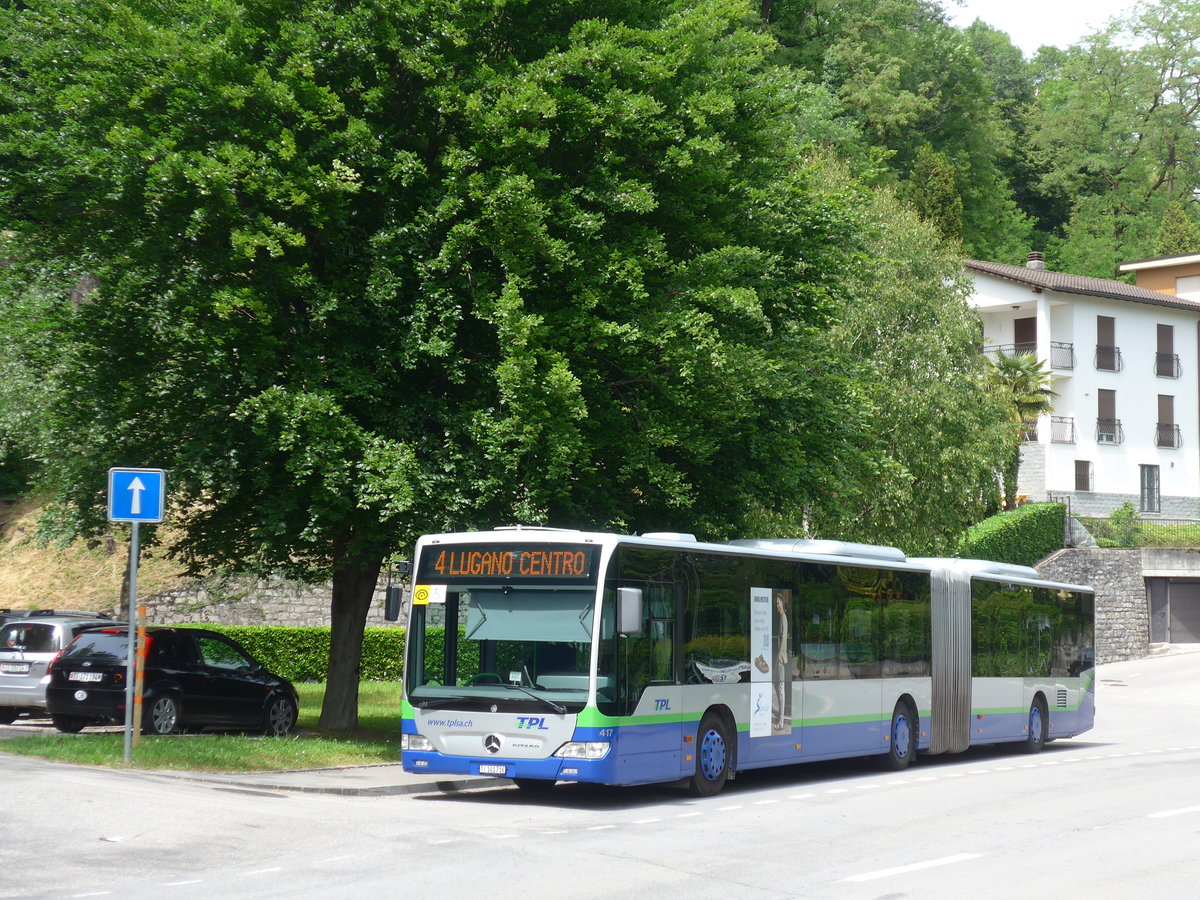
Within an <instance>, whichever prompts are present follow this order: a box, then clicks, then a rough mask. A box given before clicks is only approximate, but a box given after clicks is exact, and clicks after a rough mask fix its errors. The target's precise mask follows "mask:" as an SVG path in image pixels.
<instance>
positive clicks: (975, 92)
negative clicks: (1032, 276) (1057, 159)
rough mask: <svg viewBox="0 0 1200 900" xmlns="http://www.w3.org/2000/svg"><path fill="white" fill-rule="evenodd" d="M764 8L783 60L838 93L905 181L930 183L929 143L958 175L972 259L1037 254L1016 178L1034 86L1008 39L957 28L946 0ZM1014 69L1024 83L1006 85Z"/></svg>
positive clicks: (782, 3) (824, 0)
mask: <svg viewBox="0 0 1200 900" xmlns="http://www.w3.org/2000/svg"><path fill="white" fill-rule="evenodd" d="M763 10H764V14H765V18H766V20H767V23H768V25H769V26H770V28H771V29H772V31H773V33H775V34H777V35H778V36H779V39H780V41H781V43H782V44H783V45H784V48H785V52H784V53H783V54H782V55H781V58H783V59H785V60H786V61H787V62H788V63H790V64H792V65H794V66H796V67H797V68H799V69H800V70H802V71H806V72H808V73H809V74H810V77H811V78H813V79H815V80H818V81H819V82H820V83H822V84H824V85H826V86H828V88H829V89H830V90H831V91H832V92H834V93H835V94H836V96H837V97H838V98H839V100H840V101H841V103H842V105H843V109H844V110H845V113H846V115H847V116H849V117H850V118H852V119H853V120H854V121H855V122H856V123H857V124H858V125H859V126H860V127H861V129H862V132H863V135H864V137H865V138H866V139H867V140H868V141H870V142H871V143H872V144H873V145H874V146H876V147H878V148H880V149H882V150H884V151H886V154H885V156H886V162H885V165H886V167H887V169H888V170H889V172H890V174H891V176H892V177H893V179H895V180H896V181H898V182H900V183H905V182H918V181H919V180H920V179H921V178H922V177H923V176H922V173H923V171H924V170H925V169H926V168H927V166H925V165H924V164H923V163H922V164H920V165H919V164H918V158H919V156H920V154H921V153H922V151H923V150H924V149H925V148H932V151H934V152H936V153H937V154H939V155H940V157H941V159H942V160H943V164H942V168H943V170H945V171H951V169H952V172H953V176H954V182H955V184H954V187H955V190H956V192H957V194H958V197H959V201H960V202H961V204H962V232H961V234H962V240H963V244H964V246H965V249H966V252H967V253H969V254H970V255H972V256H975V257H977V258H980V259H994V260H1007V261H1013V262H1015V261H1017V260H1019V259H1023V258H1024V257H1025V255H1026V253H1027V252H1028V248H1029V241H1030V236H1031V234H1032V226H1031V223H1030V222H1029V220H1028V218H1027V217H1026V216H1025V215H1024V213H1023V212H1022V211H1021V210H1019V209H1018V208H1017V205H1016V203H1015V201H1014V199H1013V189H1012V186H1011V185H1010V183H1009V181H1008V175H1009V172H1010V171H1011V164H1010V161H1011V159H1012V156H1013V152H1014V135H1013V132H1012V128H1011V121H1012V110H1011V107H1012V105H1013V104H1014V103H1017V102H1019V101H1020V99H1021V90H1022V87H1021V85H1020V80H1019V79H1018V78H1016V73H1014V72H1012V71H1011V70H1009V69H1008V68H1007V65H1008V63H1009V62H1010V61H1011V54H1008V55H1006V54H1005V53H1004V47H1003V43H1004V42H1003V41H1002V40H1001V39H1000V38H999V36H992V39H991V40H986V39H985V36H984V35H982V34H978V33H965V32H964V31H962V30H961V29H958V28H955V27H953V26H952V25H950V24H949V23H948V22H947V20H946V16H945V11H944V10H943V8H942V6H941V5H940V4H939V3H936V2H934V0H774V2H771V3H764V4H763ZM1008 46H1009V49H1010V50H1011V49H1013V48H1011V43H1009V45H1008ZM977 50H978V52H977ZM981 54H982V56H981ZM1016 61H1018V62H1020V54H1019V52H1018V53H1017V54H1016ZM1022 65H1023V63H1022ZM1002 72H1008V74H1009V76H1010V77H1011V78H1013V81H1014V82H1015V83H1009V82H1007V81H1006V82H1003V83H1001V81H1000V74H1001V73H1002ZM1002 91H1003V92H1005V93H1003V94H1002V93H1001V92H1002ZM913 190H914V192H915V193H920V192H921V191H923V190H924V185H922V184H919V183H917V184H914V188H913Z"/></svg>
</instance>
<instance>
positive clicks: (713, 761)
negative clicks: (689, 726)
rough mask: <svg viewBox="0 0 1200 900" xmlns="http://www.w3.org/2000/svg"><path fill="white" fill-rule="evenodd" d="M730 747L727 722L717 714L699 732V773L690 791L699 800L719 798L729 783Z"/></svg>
mask: <svg viewBox="0 0 1200 900" xmlns="http://www.w3.org/2000/svg"><path fill="white" fill-rule="evenodd" d="M729 763H730V747H729V733H728V731H727V730H726V728H725V722H724V721H723V720H722V719H721V717H720V716H719V715H717V714H716V713H711V712H710V713H708V714H707V715H705V717H704V718H703V719H701V720H700V728H699V730H698V731H697V732H696V773H695V774H694V775H693V776H692V780H691V783H690V785H689V787H690V788H691V791H692V793H693V794H695V795H696V796H698V797H711V796H712V795H713V794H718V793H720V791H721V788H723V787H725V782H726V781H727V780H728V779H729Z"/></svg>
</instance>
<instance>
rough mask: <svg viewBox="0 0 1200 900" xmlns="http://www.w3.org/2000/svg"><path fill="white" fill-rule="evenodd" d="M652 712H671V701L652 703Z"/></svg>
mask: <svg viewBox="0 0 1200 900" xmlns="http://www.w3.org/2000/svg"><path fill="white" fill-rule="evenodd" d="M654 711H655V712H670V711H671V701H670V700H655V701H654Z"/></svg>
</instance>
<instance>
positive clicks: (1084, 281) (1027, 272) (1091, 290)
mask: <svg viewBox="0 0 1200 900" xmlns="http://www.w3.org/2000/svg"><path fill="white" fill-rule="evenodd" d="M963 265H964V266H965V267H966V269H967V271H969V272H977V273H979V274H981V275H993V276H995V277H996V278H1003V279H1005V280H1006V281H1012V282H1015V283H1017V284H1023V285H1026V286H1027V287H1030V288H1035V289H1037V290H1043V291H1060V292H1062V293H1064V294H1087V295H1089V296H1092V297H1109V298H1111V299H1113V300H1132V301H1133V302H1135V303H1150V304H1152V305H1154V306H1170V307H1173V308H1175V309H1189V310H1195V311H1197V312H1200V301H1196V300H1186V299H1184V298H1182V297H1172V296H1171V295H1170V294H1160V293H1159V292H1158V291H1150V290H1147V289H1146V288H1140V287H1134V286H1133V285H1132V284H1126V283H1125V282H1123V281H1111V280H1109V279H1107V278H1088V277H1086V276H1084V275H1068V274H1066V273H1065V272H1051V271H1049V270H1048V269H1031V268H1029V267H1028V266H1010V265H1007V264H1005V263H993V262H982V261H980V260H977V259H968V260H966V261H965V262H964V263H963Z"/></svg>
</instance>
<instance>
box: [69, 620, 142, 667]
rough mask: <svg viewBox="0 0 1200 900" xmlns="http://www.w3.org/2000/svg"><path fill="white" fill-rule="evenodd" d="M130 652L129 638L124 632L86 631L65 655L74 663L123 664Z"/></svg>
mask: <svg viewBox="0 0 1200 900" xmlns="http://www.w3.org/2000/svg"><path fill="white" fill-rule="evenodd" d="M128 652H129V638H128V635H127V633H126V632H124V631H111V630H109V629H107V628H106V629H103V630H100V631H85V632H83V633H82V634H81V635H79V637H77V638H75V641H74V643H72V644H71V646H70V647H68V648H67V650H66V652H65V653H64V654H63V657H62V658H63V660H64V661H66V660H70V661H72V662H83V661H84V660H90V661H93V662H123V661H124V660H125V658H126V656H127V654H128Z"/></svg>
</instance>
